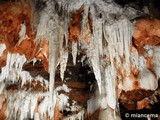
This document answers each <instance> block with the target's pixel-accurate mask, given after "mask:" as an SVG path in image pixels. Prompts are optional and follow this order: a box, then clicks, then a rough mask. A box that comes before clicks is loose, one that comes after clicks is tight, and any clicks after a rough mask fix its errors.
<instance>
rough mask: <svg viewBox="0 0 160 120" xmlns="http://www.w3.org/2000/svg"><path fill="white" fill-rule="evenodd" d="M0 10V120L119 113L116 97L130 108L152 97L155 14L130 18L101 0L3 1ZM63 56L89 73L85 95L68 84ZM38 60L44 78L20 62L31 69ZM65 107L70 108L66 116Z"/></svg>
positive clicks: (158, 30) (156, 72) (159, 38)
mask: <svg viewBox="0 0 160 120" xmlns="http://www.w3.org/2000/svg"><path fill="white" fill-rule="evenodd" d="M127 10H129V12H126V11H127ZM0 12H1V13H2V14H1V15H0V68H1V74H0V84H1V85H0V93H1V96H0V102H1V103H0V104H1V105H0V106H1V111H0V114H3V117H1V119H2V118H3V119H5V118H6V119H20V120H23V119H35V120H39V119H43V120H45V119H55V120H58V119H61V118H63V119H65V120H70V119H71V120H74V119H78V120H83V119H86V117H85V116H87V118H89V119H94V116H97V119H100V120H101V119H103V118H104V116H106V120H110V119H111V118H112V119H120V116H119V114H118V112H116V109H117V106H118V100H119V99H120V102H121V103H122V104H123V105H124V106H125V107H126V108H127V109H129V110H135V109H143V108H147V109H148V108H150V106H149V102H150V101H149V100H148V101H147V100H146V99H145V98H147V97H149V96H152V97H153V99H154V102H155V103H156V102H158V100H157V98H156V97H155V96H156V92H154V91H156V89H157V87H158V79H159V76H160V69H159V66H160V62H159V61H160V58H159V52H160V47H159V46H158V45H159V42H160V20H158V19H142V20H139V21H137V22H136V23H135V24H134V23H132V22H131V19H134V18H136V17H137V16H139V15H136V14H135V12H136V10H135V9H130V8H127V7H126V8H122V7H121V6H119V5H118V4H116V3H114V2H112V1H108V2H107V1H103V0H98V1H86V0H78V1H74V0H70V1H68V2H67V1H63V0H55V1H52V0H47V1H19V2H4V3H1V4H0ZM144 12H145V11H144ZM142 13H143V11H142ZM80 54H81V55H80ZM70 55H72V60H73V65H77V64H78V61H80V62H81V63H83V62H84V61H87V64H88V65H89V66H90V68H91V69H92V72H93V73H94V75H95V79H96V81H97V85H95V86H96V88H95V90H94V93H92V95H88V96H89V97H88V96H85V95H82V94H80V93H76V92H73V91H74V90H73V88H72V89H70V88H69V87H70V86H72V87H73V86H76V83H72V84H73V85H71V84H69V82H67V78H65V75H64V73H65V71H67V69H66V67H67V65H68V63H72V62H71V61H69V60H70V59H69V58H70ZM78 55H79V56H80V58H78V57H77V56H78ZM39 61H41V63H42V65H43V67H44V70H45V72H46V74H48V73H49V74H50V76H49V80H48V79H46V78H45V77H42V76H43V75H37V76H35V75H31V72H32V70H30V71H31V72H29V71H27V69H32V67H31V68H27V67H26V68H24V66H26V64H27V63H33V66H34V65H35V68H36V65H37V63H38V62H39ZM29 66H30V65H29ZM43 67H42V68H43ZM33 69H34V68H33ZM57 69H59V74H60V75H59V76H60V79H61V80H62V82H63V84H62V83H61V84H60V85H57V79H56V77H55V76H56V70H57ZM47 72H48V73H47ZM72 72H74V71H72ZM69 74H72V73H71V72H70V73H69ZM12 84H13V85H12ZM66 85H68V86H69V87H67V86H66ZM81 85H82V84H81ZM95 86H92V87H91V86H90V91H92V88H94V87H95ZM78 87H80V85H78ZM78 87H76V88H78ZM80 88H81V87H80ZM82 88H83V87H82ZM84 88H85V87H84ZM140 93H141V94H144V93H145V94H144V95H143V96H140V95H139V94H140ZM68 94H73V95H68ZM85 94H87V92H86V93H85ZM135 94H138V95H139V97H138V98H135V97H134V95H135ZM158 94H160V93H159V92H158ZM74 95H77V96H78V95H81V96H83V97H82V98H81V97H80V96H79V99H81V100H83V99H86V101H87V105H84V106H87V107H84V106H83V105H79V104H78V103H77V102H76V101H74V100H75V98H74V97H73V96H74ZM130 96H133V97H130ZM71 98H74V100H73V99H71ZM79 99H77V101H78V100H79ZM128 100H131V101H133V104H129V103H128ZM86 101H85V102H86ZM105 109H107V110H105ZM64 111H65V112H68V113H69V112H72V113H77V114H72V115H68V116H65V112H64ZM86 111H87V114H86V115H85V113H86ZM114 112H115V113H114ZM93 113H95V115H92V114H93Z"/></svg>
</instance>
